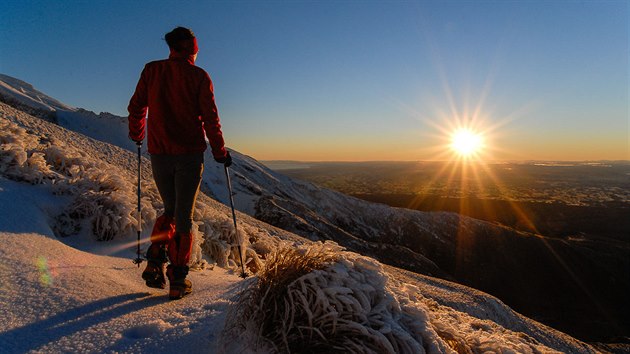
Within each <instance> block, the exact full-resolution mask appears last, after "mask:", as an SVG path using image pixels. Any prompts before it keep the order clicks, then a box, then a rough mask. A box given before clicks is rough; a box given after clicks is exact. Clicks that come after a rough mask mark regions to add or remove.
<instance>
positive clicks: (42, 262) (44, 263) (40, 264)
mask: <svg viewBox="0 0 630 354" xmlns="http://www.w3.org/2000/svg"><path fill="white" fill-rule="evenodd" d="M36 265H37V269H38V270H39V282H40V283H41V284H42V285H44V286H50V285H51V284H52V282H53V277H52V274H51V272H50V268H49V267H48V259H46V257H44V256H39V257H37V261H36Z"/></svg>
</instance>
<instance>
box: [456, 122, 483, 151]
mask: <svg viewBox="0 0 630 354" xmlns="http://www.w3.org/2000/svg"><path fill="white" fill-rule="evenodd" d="M483 140H484V139H483V136H482V135H481V134H480V133H477V132H475V131H472V130H469V129H458V130H456V131H454V132H453V133H452V134H451V145H450V147H451V149H452V150H453V152H455V153H456V154H457V155H458V156H460V157H462V158H471V157H474V156H478V155H479V154H480V153H481V150H482V149H483V146H484V141H483Z"/></svg>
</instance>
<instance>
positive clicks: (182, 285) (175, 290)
mask: <svg viewBox="0 0 630 354" xmlns="http://www.w3.org/2000/svg"><path fill="white" fill-rule="evenodd" d="M190 293H192V282H191V281H190V280H188V279H186V278H184V280H183V281H177V282H173V281H172V282H171V288H170V289H169V291H168V298H169V299H171V300H179V299H181V298H183V297H184V296H186V295H188V294H190Z"/></svg>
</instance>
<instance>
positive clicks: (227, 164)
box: [214, 151, 232, 167]
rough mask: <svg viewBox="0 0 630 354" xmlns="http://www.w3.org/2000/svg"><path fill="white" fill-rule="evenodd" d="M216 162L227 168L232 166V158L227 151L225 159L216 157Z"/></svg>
mask: <svg viewBox="0 0 630 354" xmlns="http://www.w3.org/2000/svg"><path fill="white" fill-rule="evenodd" d="M214 161H216V162H218V163H222V164H223V165H224V166H225V167H230V166H232V156H230V152H229V151H227V153H226V154H225V157H215V158H214Z"/></svg>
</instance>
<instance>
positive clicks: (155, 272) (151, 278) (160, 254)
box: [142, 244, 167, 289]
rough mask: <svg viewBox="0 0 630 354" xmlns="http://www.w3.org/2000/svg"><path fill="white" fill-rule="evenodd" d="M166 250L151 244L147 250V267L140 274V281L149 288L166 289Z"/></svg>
mask: <svg viewBox="0 0 630 354" xmlns="http://www.w3.org/2000/svg"><path fill="white" fill-rule="evenodd" d="M166 261H167V258H166V249H165V247H164V246H161V245H157V244H151V246H149V249H148V250H147V267H146V268H145V269H144V272H142V279H144V281H145V282H146V284H147V286H148V287H150V288H156V289H164V288H166V277H165V276H164V271H165V268H166Z"/></svg>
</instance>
